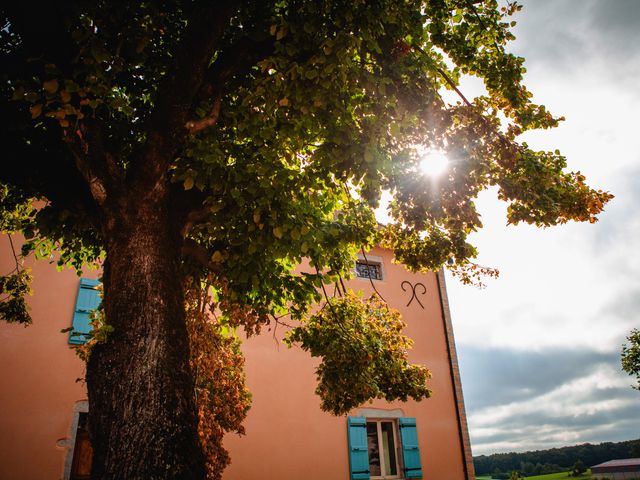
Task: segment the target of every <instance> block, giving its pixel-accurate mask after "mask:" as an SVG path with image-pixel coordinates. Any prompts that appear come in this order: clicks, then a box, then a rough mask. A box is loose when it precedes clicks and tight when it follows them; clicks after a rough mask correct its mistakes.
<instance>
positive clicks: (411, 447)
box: [399, 418, 422, 478]
mask: <svg viewBox="0 0 640 480" xmlns="http://www.w3.org/2000/svg"><path fill="white" fill-rule="evenodd" d="M399 424H400V440H401V441H402V460H403V463H404V478H422V464H421V463H420V448H418V431H417V430H416V419H415V418H400V419H399Z"/></svg>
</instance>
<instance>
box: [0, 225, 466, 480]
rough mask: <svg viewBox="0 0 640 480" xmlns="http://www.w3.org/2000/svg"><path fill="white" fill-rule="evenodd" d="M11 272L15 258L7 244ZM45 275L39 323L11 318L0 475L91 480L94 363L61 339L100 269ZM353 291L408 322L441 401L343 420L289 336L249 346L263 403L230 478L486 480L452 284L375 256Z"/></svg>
mask: <svg viewBox="0 0 640 480" xmlns="http://www.w3.org/2000/svg"><path fill="white" fill-rule="evenodd" d="M0 249H1V250H0V251H1V252H2V258H1V259H0V268H2V271H9V270H11V268H12V267H11V265H12V262H13V259H12V258H9V256H10V254H9V255H7V252H10V250H9V248H8V244H7V239H6V238H2V245H0ZM30 266H31V268H32V269H33V277H34V281H33V291H34V294H33V296H32V297H30V300H29V303H30V309H31V315H32V317H33V320H34V321H33V325H31V326H29V327H27V328H25V327H23V326H20V325H9V324H6V323H5V322H1V323H0V434H1V435H0V478H2V479H3V480H14V479H15V480H18V479H20V480H41V479H55V480H58V479H64V480H67V479H81V478H90V476H89V475H90V472H89V465H90V457H89V455H90V448H87V447H88V445H89V439H88V433H87V431H86V426H85V425H86V412H87V411H88V409H89V408H90V406H89V405H88V403H87V399H86V389H85V386H84V384H83V380H82V379H83V377H84V364H83V363H82V361H81V360H80V359H79V358H78V357H77V356H76V354H75V352H74V351H73V350H72V349H71V348H69V347H70V342H72V343H73V342H76V341H80V338H79V337H71V338H70V337H69V333H68V332H67V333H61V330H65V329H68V328H69V327H71V326H72V324H74V322H75V325H74V327H75V328H79V329H82V328H83V326H82V325H83V323H86V319H87V316H88V313H87V312H88V310H90V309H91V308H95V307H93V306H92V305H93V303H95V301H96V298H97V292H95V290H94V287H95V284H96V283H97V282H96V278H97V277H98V275H99V272H96V271H93V272H86V275H85V277H84V278H83V279H80V278H78V277H77V276H76V275H75V273H74V272H72V271H63V272H58V271H57V270H56V268H55V266H54V265H50V264H49V263H47V262H43V261H39V262H34V263H32V264H31V265H30ZM355 270H356V272H357V273H358V276H356V277H355V278H353V279H352V280H350V281H349V285H348V287H349V288H352V289H354V290H363V291H364V292H365V295H366V294H371V293H372V291H373V288H372V284H374V285H375V288H376V289H377V290H378V292H379V293H380V294H381V296H382V297H383V298H384V299H385V300H386V301H387V302H388V303H389V304H390V305H391V306H392V307H393V308H396V309H398V310H400V312H401V313H402V315H403V319H404V321H405V322H406V323H407V329H406V330H405V333H406V334H407V335H408V336H410V337H411V338H413V339H414V342H415V343H414V348H413V350H411V352H410V355H409V356H410V360H411V362H413V363H420V364H424V365H426V366H427V367H428V368H429V369H430V370H431V372H432V374H433V378H432V379H431V380H430V384H429V387H430V389H431V390H432V391H433V396H432V397H431V398H429V399H426V400H423V401H422V402H415V401H408V402H405V403H401V402H394V403H388V402H384V401H374V402H371V403H369V404H366V405H363V406H361V407H360V408H358V409H355V410H354V411H352V412H350V414H349V415H347V416H343V417H334V416H332V415H330V414H328V413H325V412H322V411H321V410H320V401H319V398H318V397H317V396H316V395H315V393H314V389H315V373H314V370H315V367H316V366H317V363H318V362H317V360H316V359H313V358H311V357H310V356H309V355H308V354H307V353H306V352H303V351H302V350H300V349H296V348H292V349H289V348H287V347H286V346H284V345H283V344H281V343H279V342H278V339H279V338H281V336H282V334H283V333H284V332H283V331H278V330H276V331H275V332H274V331H271V332H264V333H263V334H262V335H258V336H254V337H251V338H249V339H247V340H246V341H244V345H243V352H244V354H245V357H246V372H247V383H248V386H249V388H250V390H251V392H252V394H253V403H252V407H251V410H250V411H249V415H248V417H247V419H246V421H245V423H244V425H245V428H246V435H244V436H238V435H235V434H229V435H227V436H226V437H225V441H224V443H225V447H226V448H227V449H228V450H229V452H230V454H231V459H232V463H231V465H230V466H229V467H228V468H227V470H226V471H225V474H224V478H225V479H229V480H259V479H260V480H262V479H278V480H289V479H291V480H293V479H300V478H304V479H305V480H321V479H322V480H329V479H330V480H333V479H345V480H346V479H350V478H351V479H369V478H371V479H381V478H385V479H401V478H424V479H430V480H469V479H473V478H475V476H474V472H473V463H472V462H473V461H472V457H471V449H470V445H469V436H468V432H467V424H466V418H465V411H464V402H463V397H462V389H461V384H460V376H459V372H458V365H457V360H456V351H455V343H454V339H453V330H452V325H451V318H450V315H449V308H448V303H447V295H446V288H445V283H444V278H443V276H442V274H441V273H439V274H434V273H428V274H413V273H410V272H408V271H406V270H405V269H404V268H403V267H402V265H398V264H395V263H393V262H392V255H391V252H389V251H386V250H382V249H374V250H373V251H372V252H370V253H369V254H368V255H367V261H365V260H364V259H361V260H360V261H359V262H358V264H357V265H356V266H355Z"/></svg>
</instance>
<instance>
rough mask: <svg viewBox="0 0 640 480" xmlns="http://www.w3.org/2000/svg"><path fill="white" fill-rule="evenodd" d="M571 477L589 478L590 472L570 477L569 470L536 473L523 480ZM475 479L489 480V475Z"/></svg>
mask: <svg viewBox="0 0 640 480" xmlns="http://www.w3.org/2000/svg"><path fill="white" fill-rule="evenodd" d="M573 478H577V479H581V480H590V479H591V473H590V472H587V473H583V474H582V475H580V476H579V477H570V476H569V472H560V473H550V474H548V475H536V476H535V477H524V479H525V480H571V479H573ZM476 480H491V475H482V476H480V477H476Z"/></svg>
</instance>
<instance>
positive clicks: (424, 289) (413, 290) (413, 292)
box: [400, 280, 427, 310]
mask: <svg viewBox="0 0 640 480" xmlns="http://www.w3.org/2000/svg"><path fill="white" fill-rule="evenodd" d="M405 284H407V285H409V288H410V289H411V298H410V299H409V302H408V303H407V307H408V306H409V305H411V303H412V302H413V301H414V300H415V301H416V302H418V304H419V305H420V306H421V307H422V309H423V310H424V305H423V304H422V302H421V301H420V299H419V298H418V294H417V293H416V288H418V287H421V288H422V293H421V294H420V295H424V294H426V293H427V287H425V286H424V284H423V283H420V282H417V283H416V284H412V283H411V282H410V281H409V280H404V281H403V282H402V283H401V284H400V286H401V287H402V291H403V292H406V291H407V289H406V288H405Z"/></svg>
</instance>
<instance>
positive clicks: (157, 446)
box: [87, 195, 204, 480]
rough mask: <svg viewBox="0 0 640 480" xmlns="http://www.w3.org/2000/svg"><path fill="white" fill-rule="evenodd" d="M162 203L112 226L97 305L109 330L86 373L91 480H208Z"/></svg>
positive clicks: (175, 237)
mask: <svg viewBox="0 0 640 480" xmlns="http://www.w3.org/2000/svg"><path fill="white" fill-rule="evenodd" d="M133 196H134V195H129V198H131V197H133ZM132 203H134V202H132ZM168 204H169V202H168V201H166V200H165V201H162V200H160V201H157V200H156V201H149V199H139V202H137V204H136V205H132V206H129V207H127V208H126V211H124V212H122V213H121V214H119V215H117V216H115V217H114V218H112V219H110V221H109V222H108V223H109V227H108V230H109V232H108V235H105V237H106V238H107V239H108V240H107V258H106V262H105V268H104V277H103V283H104V289H105V290H104V299H103V303H104V308H105V316H106V317H105V318H106V319H107V323H108V324H109V325H111V326H112V327H113V328H114V331H113V332H111V333H110V334H109V335H108V339H107V341H106V343H103V344H98V345H96V346H95V347H94V349H93V351H92V353H91V356H90V359H89V363H88V365H87V385H88V391H89V409H90V412H89V428H90V434H91V442H92V444H93V448H94V458H93V471H92V478H94V479H99V480H102V479H116V478H117V479H145V480H150V479H201V478H204V457H203V454H202V451H201V448H200V444H199V440H198V434H197V413H196V409H195V400H194V384H193V377H192V374H191V372H190V369H189V363H188V361H189V344H188V337H187V331H186V326H185V318H184V305H183V290H182V288H183V286H182V276H181V274H180V249H181V246H182V241H181V237H180V228H179V226H178V225H176V222H173V221H172V219H171V214H170V209H169V206H168Z"/></svg>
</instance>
